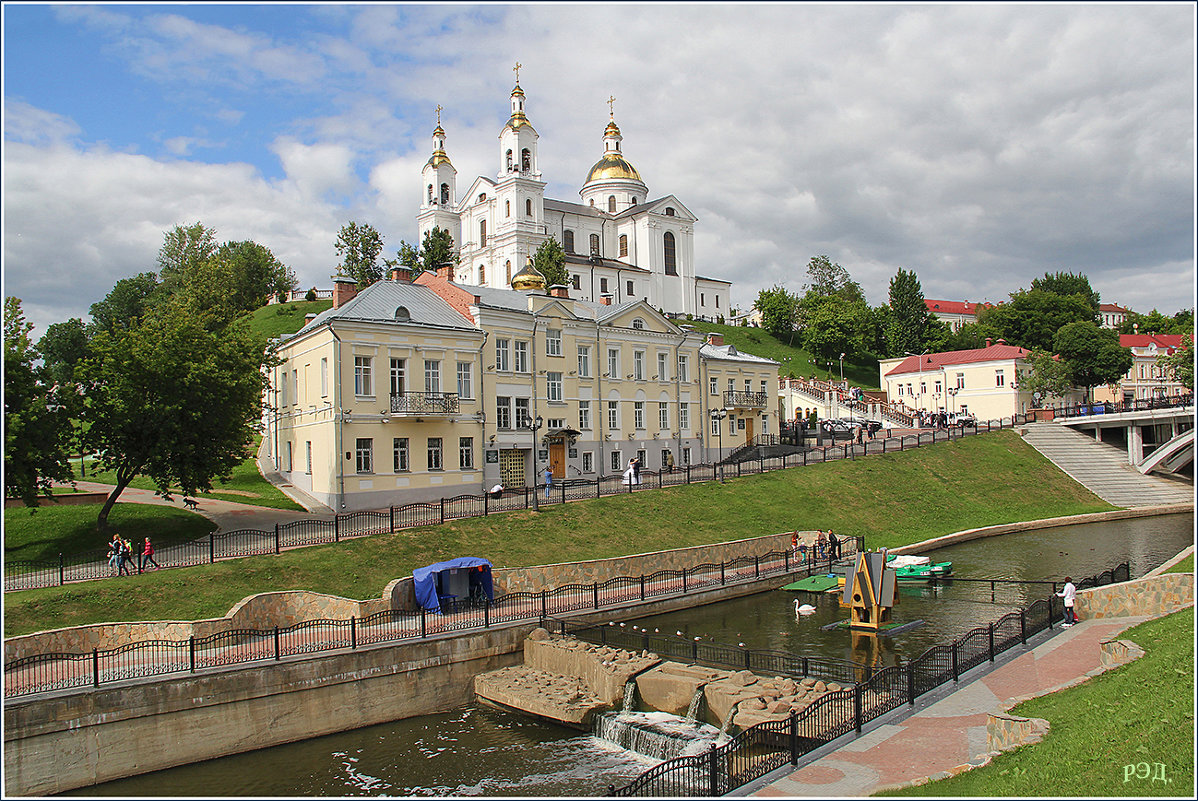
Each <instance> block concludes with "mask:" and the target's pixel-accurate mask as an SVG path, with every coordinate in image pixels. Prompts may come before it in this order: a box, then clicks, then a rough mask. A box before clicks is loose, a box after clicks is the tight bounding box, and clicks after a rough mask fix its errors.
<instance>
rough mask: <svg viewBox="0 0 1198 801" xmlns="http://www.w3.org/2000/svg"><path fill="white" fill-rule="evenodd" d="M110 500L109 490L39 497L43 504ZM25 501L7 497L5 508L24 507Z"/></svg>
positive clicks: (79, 503) (72, 504)
mask: <svg viewBox="0 0 1198 801" xmlns="http://www.w3.org/2000/svg"><path fill="white" fill-rule="evenodd" d="M106 500H108V493H107V492H64V493H62V494H60V495H55V496H54V497H53V498H44V497H43V498H39V499H38V503H40V504H41V505H42V506H80V505H83V504H97V503H104V501H106ZM24 506H25V502H24V501H23V500H21V499H20V498H5V499H4V508H5V509H12V508H14V507H24Z"/></svg>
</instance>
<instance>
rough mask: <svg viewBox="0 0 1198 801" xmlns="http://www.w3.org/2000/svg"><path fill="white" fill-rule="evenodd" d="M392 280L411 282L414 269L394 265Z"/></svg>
mask: <svg viewBox="0 0 1198 801" xmlns="http://www.w3.org/2000/svg"><path fill="white" fill-rule="evenodd" d="M391 280H392V281H404V282H408V283H410V282H411V281H412V271H411V270H410V269H409V268H407V267H402V266H400V267H392V268H391Z"/></svg>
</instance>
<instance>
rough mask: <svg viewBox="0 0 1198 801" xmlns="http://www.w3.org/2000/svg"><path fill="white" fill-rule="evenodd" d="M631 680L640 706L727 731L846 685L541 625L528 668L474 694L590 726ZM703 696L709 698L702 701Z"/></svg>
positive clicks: (528, 643)
mask: <svg viewBox="0 0 1198 801" xmlns="http://www.w3.org/2000/svg"><path fill="white" fill-rule="evenodd" d="M630 681H633V682H635V683H636V693H637V698H638V699H639V705H638V706H639V709H638V711H653V712H667V713H669V714H672V715H678V716H683V715H686V714H687V713H688V712H689V713H691V714H693V715H695V717H696V719H697V720H700V721H702V722H706V723H710V724H712V725H714V726H718V727H719V728H721V729H723V730H741V729H746V728H749V727H750V726H755V725H757V724H758V723H761V722H763V721H767V720H785V719H786V718H788V717H789V716H790V715H791V713H793V712H800V711H802V710H803V709H805V708H806V707H807V706H809V705H810V704H811V703H813V702H814V701H816V700H817V699H819V698H820V697H822V696H823V695H825V694H827V693H830V692H836V691H837V690H840V689H842V688H841V686H840V685H838V684H835V683H825V682H823V681H819V680H817V679H813V678H804V679H791V678H783V677H781V676H775V677H773V678H763V677H761V676H758V675H757V674H755V673H753V672H751V671H748V670H739V671H730V670H720V669H717V668H708V667H702V666H699V665H684V664H681V663H678V662H669V661H663V660H662V659H661V657H659V656H658V655H656V654H653V653H649V652H648V651H642V652H640V653H636V652H633V651H624V650H620V649H618V648H611V647H608V646H599V645H592V644H590V643H586V642H582V641H580V640H576V639H574V638H573V637H567V636H560V635H553V634H549V633H548V632H546V631H545V630H544V629H537V630H536V631H534V632H533V633H532V634H531V635H530V636H529V637H528V639H527V640H525V643H524V664H523V665H519V666H514V667H508V668H504V669H502V670H497V671H494V672H491V673H485V674H481V675H479V676H477V677H476V678H475V680H474V691H475V695H476V696H477V697H478V698H479V700H481V701H483V702H484V703H490V704H494V705H498V706H502V707H505V708H508V709H514V710H517V711H520V712H524V713H527V714H531V715H535V716H537V717H541V718H546V719H549V720H554V721H557V722H559V723H564V724H566V725H570V726H574V727H577V728H582V729H588V730H589V729H590V728H591V726H592V724H593V721H594V718H595V716H596V715H598V714H601V713H603V712H609V711H617V710H619V709H621V708H622V706H623V703H624V694H625V687H626V685H627V684H628V682H630ZM699 694H702V701H703V703H702V704H699V705H696V697H697V696H698V695H699Z"/></svg>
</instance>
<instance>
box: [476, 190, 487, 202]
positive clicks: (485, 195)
mask: <svg viewBox="0 0 1198 801" xmlns="http://www.w3.org/2000/svg"><path fill="white" fill-rule="evenodd" d="M486 199H487V193H486V192H483V193H482V194H481V195H479V196H478V202H479V203H482V202H483V201H484V200H486Z"/></svg>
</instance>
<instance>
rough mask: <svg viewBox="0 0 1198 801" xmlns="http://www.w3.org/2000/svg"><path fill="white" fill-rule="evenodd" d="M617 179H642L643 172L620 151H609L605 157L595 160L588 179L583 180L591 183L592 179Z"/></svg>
mask: <svg viewBox="0 0 1198 801" xmlns="http://www.w3.org/2000/svg"><path fill="white" fill-rule="evenodd" d="M615 179H623V180H629V181H640V182H641V183H644V181H642V180H641V174H640V173H639V172H637V171H636V167H633V166H632V165H631V164H629V163H628V162H627V161H625V160H624V157H623V156H621V155H620V154H618V153H608V154H606V155H605V156H604V157H603V158H601V159H599V160H598V161H596V162H595V166H593V167H591V171H590V172H589V173H587V179H586V180H585V181H583V183H585V184H589V183H591V182H592V181H611V180H615Z"/></svg>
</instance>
